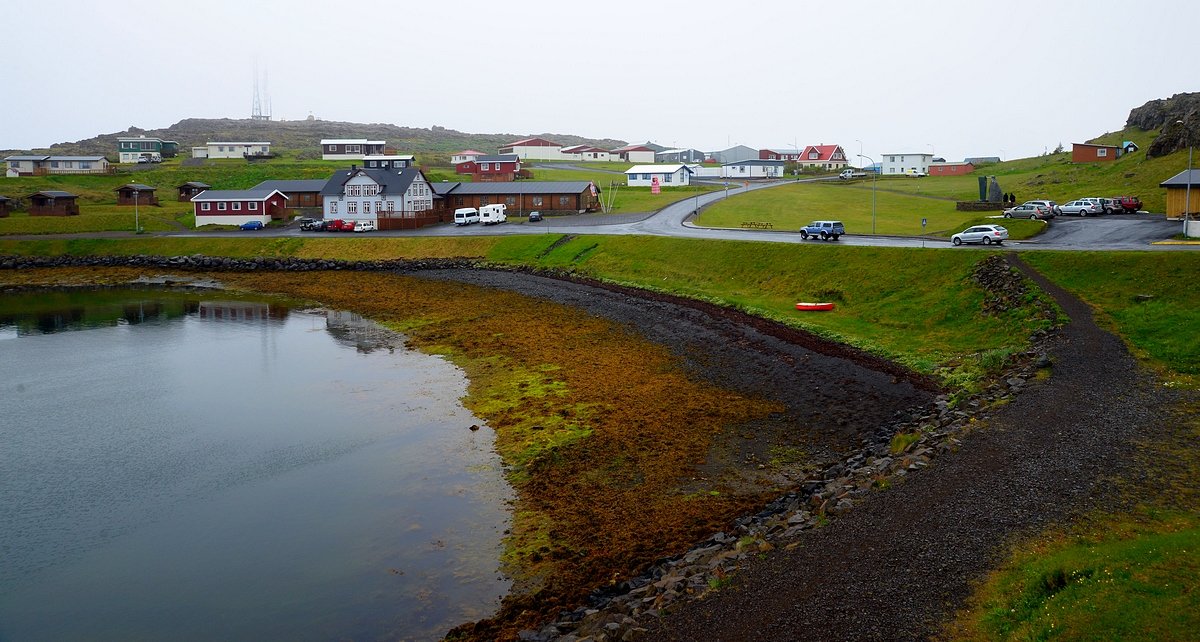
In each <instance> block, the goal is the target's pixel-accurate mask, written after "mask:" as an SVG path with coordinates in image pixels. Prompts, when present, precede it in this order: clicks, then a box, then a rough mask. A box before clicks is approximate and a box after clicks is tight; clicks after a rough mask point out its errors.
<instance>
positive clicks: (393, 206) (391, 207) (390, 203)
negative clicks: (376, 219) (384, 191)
mask: <svg viewBox="0 0 1200 642" xmlns="http://www.w3.org/2000/svg"><path fill="white" fill-rule="evenodd" d="M387 204H388V211H389V212H395V211H396V201H388V202H387Z"/></svg>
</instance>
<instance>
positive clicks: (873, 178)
mask: <svg viewBox="0 0 1200 642" xmlns="http://www.w3.org/2000/svg"><path fill="white" fill-rule="evenodd" d="M858 157H859V158H865V159H867V160H869V161H871V169H872V171H871V234H874V233H875V183H876V182H878V181H879V169H880V168H878V167H875V159H874V158H871V157H870V156H864V155H862V154H859V155H858Z"/></svg>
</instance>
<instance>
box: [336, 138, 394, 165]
mask: <svg viewBox="0 0 1200 642" xmlns="http://www.w3.org/2000/svg"><path fill="white" fill-rule="evenodd" d="M385 147H387V141H384V140H367V139H365V138H325V139H322V140H321V160H362V159H363V156H377V155H380V154H383V149H384V148H385Z"/></svg>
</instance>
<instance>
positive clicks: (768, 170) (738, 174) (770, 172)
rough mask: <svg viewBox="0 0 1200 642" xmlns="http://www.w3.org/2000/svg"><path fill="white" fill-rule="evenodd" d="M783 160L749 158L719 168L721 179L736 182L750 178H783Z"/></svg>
mask: <svg viewBox="0 0 1200 642" xmlns="http://www.w3.org/2000/svg"><path fill="white" fill-rule="evenodd" d="M785 162H786V161H783V160H764V159H760V158H751V159H749V160H740V161H734V162H732V163H725V164H724V165H722V166H721V178H732V179H736V180H741V179H750V178H781V177H782V176H783V164H784V163H785Z"/></svg>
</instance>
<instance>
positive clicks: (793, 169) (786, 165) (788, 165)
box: [783, 160, 800, 174]
mask: <svg viewBox="0 0 1200 642" xmlns="http://www.w3.org/2000/svg"><path fill="white" fill-rule="evenodd" d="M783 173H784V174H799V173H800V163H797V162H796V161H793V160H790V161H784V162H783Z"/></svg>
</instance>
